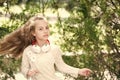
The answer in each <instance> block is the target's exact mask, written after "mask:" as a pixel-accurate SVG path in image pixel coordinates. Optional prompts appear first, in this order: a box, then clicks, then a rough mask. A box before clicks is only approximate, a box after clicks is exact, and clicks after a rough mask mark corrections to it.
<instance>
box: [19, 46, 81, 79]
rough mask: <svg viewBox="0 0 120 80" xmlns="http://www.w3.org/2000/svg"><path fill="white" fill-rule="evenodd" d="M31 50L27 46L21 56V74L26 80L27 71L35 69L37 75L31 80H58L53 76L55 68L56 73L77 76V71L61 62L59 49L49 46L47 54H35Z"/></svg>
mask: <svg viewBox="0 0 120 80" xmlns="http://www.w3.org/2000/svg"><path fill="white" fill-rule="evenodd" d="M50 46H51V45H50ZM31 48H32V45H30V46H28V47H27V48H26V49H25V50H24V52H23V55H22V65H21V72H22V73H23V75H24V76H25V77H26V78H28V77H27V72H28V71H29V70H31V69H37V70H38V71H39V73H37V74H35V75H34V76H32V77H31V79H32V80H60V79H59V78H58V77H57V76H56V75H55V71H56V69H55V68H57V70H58V71H60V72H62V73H67V74H70V75H71V76H73V77H77V76H78V70H79V69H78V68H75V67H72V66H69V65H67V64H66V63H65V62H64V61H63V59H62V51H61V49H60V48H59V47H57V46H51V49H50V50H49V51H48V52H47V53H44V52H41V53H35V52H34V51H33V50H31ZM55 66H56V67H55Z"/></svg>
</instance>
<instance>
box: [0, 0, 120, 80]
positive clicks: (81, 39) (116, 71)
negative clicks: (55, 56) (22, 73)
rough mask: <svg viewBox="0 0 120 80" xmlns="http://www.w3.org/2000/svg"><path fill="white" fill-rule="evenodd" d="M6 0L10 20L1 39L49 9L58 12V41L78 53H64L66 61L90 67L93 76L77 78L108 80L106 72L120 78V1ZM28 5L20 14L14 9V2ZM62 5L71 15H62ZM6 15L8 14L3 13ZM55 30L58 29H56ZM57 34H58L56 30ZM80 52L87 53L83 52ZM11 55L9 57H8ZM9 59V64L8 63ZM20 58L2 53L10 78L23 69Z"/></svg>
mask: <svg viewBox="0 0 120 80" xmlns="http://www.w3.org/2000/svg"><path fill="white" fill-rule="evenodd" d="M6 3H7V7H5V6H4V5H2V4H4V0H3V1H1V2H0V4H1V5H2V7H4V8H5V9H4V10H5V11H6V13H5V14H9V15H10V17H9V19H10V20H9V21H8V22H7V23H5V24H2V25H1V27H0V38H2V37H3V36H4V35H6V34H8V33H10V32H12V31H14V30H15V29H16V28H18V27H20V26H21V25H22V24H23V23H24V22H25V21H27V20H28V18H30V17H31V16H33V15H35V14H36V13H42V14H43V15H45V11H46V10H47V9H48V8H51V9H54V12H57V16H58V21H57V24H56V26H51V27H57V29H58V33H59V34H60V35H61V36H60V38H59V40H58V41H57V42H56V44H58V45H61V48H62V50H63V51H68V52H72V53H74V56H63V59H64V60H65V62H66V63H67V64H69V65H72V66H75V67H78V68H84V67H87V68H90V69H92V70H93V73H92V75H91V76H90V77H81V76H80V77H78V78H77V79H75V80H103V79H105V80H108V79H107V78H106V77H105V72H107V71H108V72H109V76H110V77H111V79H110V80H115V79H116V80H119V79H120V17H119V16H120V7H119V6H120V2H119V0H64V1H61V0H35V1H34V0H26V2H24V0H13V1H9V0H7V2H6ZM22 3H24V4H25V8H24V9H23V11H22V12H21V13H19V14H15V13H12V12H10V9H9V8H10V7H11V6H13V5H18V6H20V5H21V4H22ZM59 8H64V9H66V10H67V11H68V12H69V13H70V16H69V17H68V18H62V17H60V14H59V12H58V9H59ZM3 15H4V14H3ZM53 31H54V30H53ZM53 34H54V33H53ZM80 51H82V52H83V54H81V55H79V54H77V53H79V52H80ZM6 56H8V57H6ZM6 62H7V63H6ZM20 63H21V58H20V59H17V60H16V59H14V58H11V57H9V55H1V56H0V64H1V65H0V72H1V73H5V74H6V76H4V77H2V78H0V79H2V80H6V79H7V78H9V77H13V78H14V73H16V72H18V71H19V70H20Z"/></svg>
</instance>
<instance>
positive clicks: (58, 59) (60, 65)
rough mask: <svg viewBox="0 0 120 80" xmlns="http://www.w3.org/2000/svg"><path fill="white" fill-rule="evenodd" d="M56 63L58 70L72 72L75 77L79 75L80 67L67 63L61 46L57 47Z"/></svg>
mask: <svg viewBox="0 0 120 80" xmlns="http://www.w3.org/2000/svg"><path fill="white" fill-rule="evenodd" d="M55 65H56V67H57V69H58V71H60V72H63V73H66V74H70V75H71V76H73V77H76V78H77V77H78V71H79V68H75V67H72V66H69V65H67V64H66V63H65V62H64V61H63V59H62V51H61V49H60V48H58V47H57V49H56V55H55Z"/></svg>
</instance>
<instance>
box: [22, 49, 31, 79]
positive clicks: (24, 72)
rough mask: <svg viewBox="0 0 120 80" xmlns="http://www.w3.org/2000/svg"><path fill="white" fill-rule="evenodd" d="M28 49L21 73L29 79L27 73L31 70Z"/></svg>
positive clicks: (23, 58)
mask: <svg viewBox="0 0 120 80" xmlns="http://www.w3.org/2000/svg"><path fill="white" fill-rule="evenodd" d="M28 52H29V51H28V50H27V49H25V50H24V52H23V55H22V63H21V72H22V74H23V75H24V76H25V77H26V78H27V72H28V70H29V69H30V65H29V60H28V55H27V53H28Z"/></svg>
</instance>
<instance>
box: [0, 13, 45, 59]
mask: <svg viewBox="0 0 120 80" xmlns="http://www.w3.org/2000/svg"><path fill="white" fill-rule="evenodd" d="M36 20H45V18H44V17H43V16H40V15H36V16H33V17H32V18H30V19H29V20H28V21H27V22H26V23H25V24H24V25H23V26H22V27H20V28H18V29H17V30H15V31H13V32H12V33H10V34H8V35H6V36H4V38H3V39H1V40H0V54H12V55H13V56H14V57H17V56H19V55H20V54H21V53H23V51H24V49H25V48H26V47H27V46H29V45H30V44H31V43H32V41H33V40H34V36H33V35H32V31H34V30H35V21H36Z"/></svg>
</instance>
